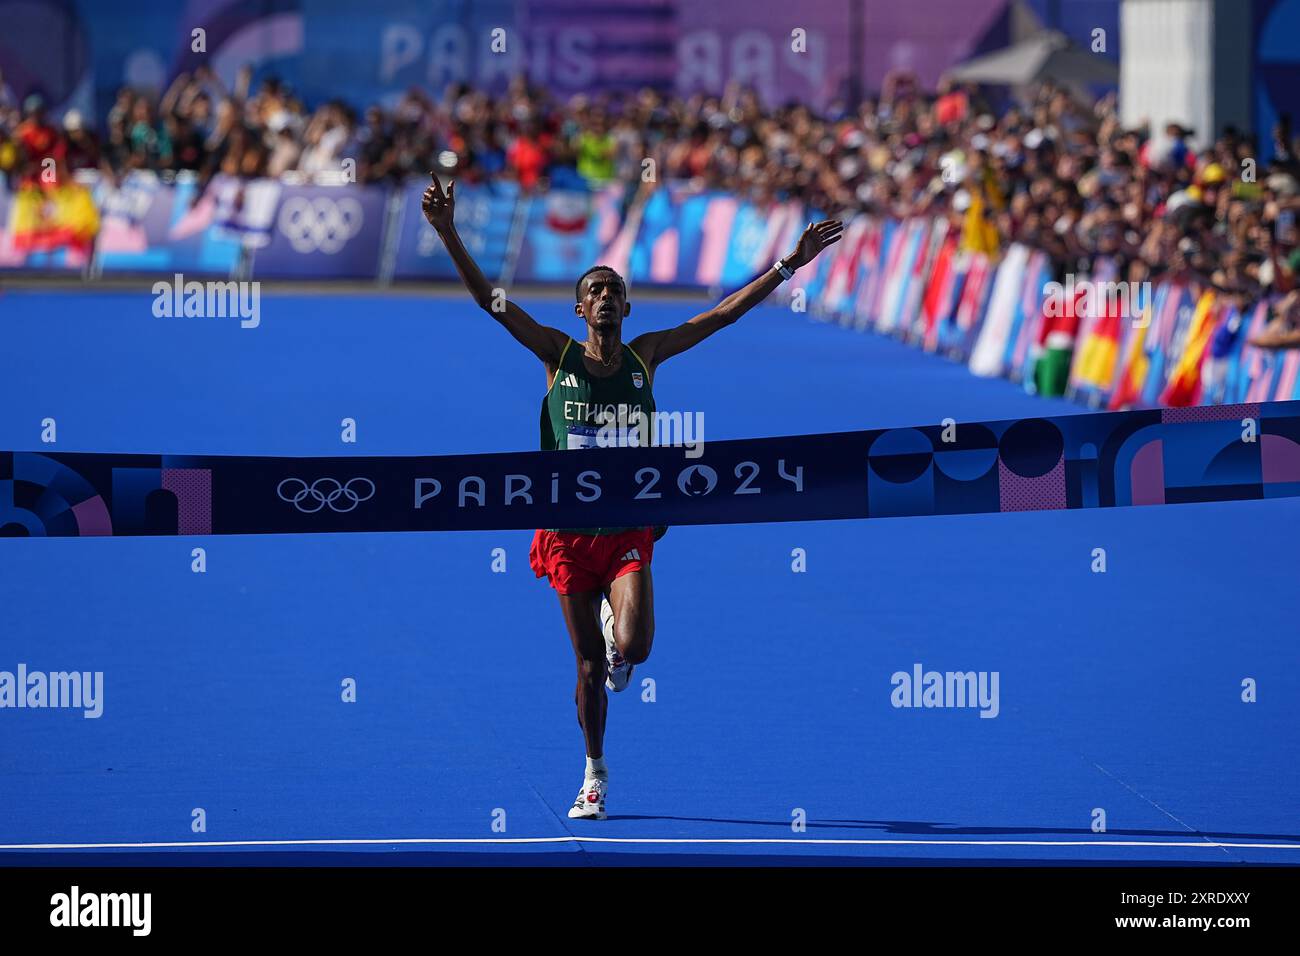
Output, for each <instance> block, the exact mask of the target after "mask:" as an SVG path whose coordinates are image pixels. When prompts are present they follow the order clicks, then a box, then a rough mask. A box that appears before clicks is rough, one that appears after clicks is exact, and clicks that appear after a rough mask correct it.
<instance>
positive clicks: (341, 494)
mask: <svg viewBox="0 0 1300 956" xmlns="http://www.w3.org/2000/svg"><path fill="white" fill-rule="evenodd" d="M285 485H289V486H290V487H294V491H293V492H291V493H289V494H285ZM322 485H324V486H325V488H324V490H322V489H321V487H320V486H322ZM353 485H359V486H364V491H365V494H360V493H359V492H358V491H357V490H356V489H354V488H353V487H352V486H353ZM295 486H299V487H295ZM275 493H276V494H278V495H279V496H280V500H281V501H287V502H289V504H291V505H293V506H294V507H295V508H297V509H298V510H299V511H301V512H302V513H303V514H315V513H316V512H317V511H320V510H321V509H322V508H326V507H328V508H329V509H330V510H331V511H337V512H339V513H340V514H342V513H343V512H346V511H351V510H352V509H353V508H355V507H356V506H357V505H359V504H360V503H361V502H363V501H369V500H370V499H371V498H373V497H374V496H375V483H374V482H373V481H371V480H370V479H369V478H350V479H349V480H348V481H347V482H343V483H341V482H340V481H339V480H338V479H337V478H317V479H316V480H315V481H313V482H312V483H311V484H310V485H309V484H307V482H305V481H303V480H302V479H301V478H286V479H284V481H282V482H280V484H279V485H277V486H276V489H275ZM340 499H342V504H339V500H340ZM304 502H305V503H304Z"/></svg>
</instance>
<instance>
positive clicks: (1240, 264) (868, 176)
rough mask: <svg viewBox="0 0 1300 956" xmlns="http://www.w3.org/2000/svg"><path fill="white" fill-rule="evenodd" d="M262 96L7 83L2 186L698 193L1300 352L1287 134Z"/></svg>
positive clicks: (964, 105)
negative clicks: (712, 192)
mask: <svg viewBox="0 0 1300 956" xmlns="http://www.w3.org/2000/svg"><path fill="white" fill-rule="evenodd" d="M252 77H253V74H252V71H251V70H249V69H244V70H242V71H240V73H239V74H238V76H237V77H236V79H235V83H234V86H233V88H227V87H226V86H224V85H223V84H222V82H221V81H220V79H219V78H218V77H217V76H216V75H215V74H214V73H213V72H212V71H211V70H208V69H206V68H203V69H200V70H198V71H196V72H195V73H193V74H181V75H179V76H177V77H176V79H175V80H174V81H173V82H172V84H171V85H170V87H169V88H168V89H167V90H166V91H165V92H164V93H163V94H162V95H161V96H160V97H151V96H149V95H147V94H144V93H140V92H137V91H134V90H131V89H123V90H121V91H120V92H119V94H118V96H117V98H116V102H115V103H114V105H113V107H112V109H111V110H109V112H108V115H107V116H106V117H105V121H104V123H103V126H102V128H99V129H92V128H90V127H91V124H90V123H89V122H88V121H87V118H86V117H84V116H82V115H80V114H79V113H77V112H76V111H69V112H67V113H65V114H64V115H63V116H62V118H61V121H58V122H55V121H53V120H51V119H49V118H48V117H47V115H46V110H45V107H44V105H43V104H42V103H41V102H40V100H39V98H37V97H29V98H28V99H27V100H26V101H24V103H22V104H21V105H20V104H18V103H17V102H15V100H14V97H13V94H12V91H9V90H8V88H7V87H6V86H5V85H4V83H3V78H0V173H4V174H5V175H6V176H7V177H8V178H9V179H10V180H11V186H12V185H13V183H15V182H16V183H19V184H21V183H23V182H25V181H26V182H31V181H33V179H34V177H35V175H36V172H37V171H38V168H39V161H40V160H41V159H42V158H45V157H53V158H54V159H55V161H56V163H57V165H58V166H59V168H60V169H61V170H66V171H69V172H75V171H76V170H77V169H80V168H97V169H99V170H100V171H101V172H102V173H104V174H105V175H107V176H110V177H120V176H122V175H123V174H124V173H126V172H128V171H130V170H136V169H148V170H155V171H157V172H159V173H160V174H162V175H168V174H171V173H175V172H178V171H181V170H190V171H192V172H193V173H194V174H195V175H196V176H198V177H199V178H200V180H201V181H206V180H207V179H210V178H211V177H212V176H214V175H216V174H217V173H224V174H227V175H234V176H242V177H250V178H252V177H261V176H273V177H294V176H298V177H302V178H304V179H314V180H318V181H319V180H328V179H330V178H333V179H335V180H338V179H340V178H347V179H355V180H356V181H359V182H362V183H380V182H396V181H401V180H404V179H406V178H409V177H418V178H425V177H427V176H428V174H429V171H430V170H436V171H437V172H439V174H441V175H443V176H444V177H451V178H455V179H459V180H463V181H465V182H481V181H484V180H492V179H509V180H512V181H515V182H517V183H518V184H519V186H520V188H521V189H524V190H545V189H550V188H567V187H574V186H581V185H589V186H598V185H600V184H603V183H607V182H611V181H619V182H625V183H628V184H633V185H635V186H637V188H639V189H650V188H654V183H657V182H662V181H664V180H686V181H689V182H691V183H694V184H696V185H698V186H699V187H700V188H709V189H720V190H727V191H730V192H733V193H735V194H737V195H739V196H742V197H744V198H747V199H750V200H752V201H755V202H758V203H766V202H772V201H777V200H780V199H787V198H793V199H798V200H802V201H804V202H806V203H808V204H809V205H811V206H812V207H814V208H816V209H819V210H821V211H823V212H825V213H826V214H828V215H829V214H833V215H836V216H840V217H845V216H848V215H851V214H853V213H854V212H861V211H867V212H872V213H876V214H881V215H890V216H894V217H899V218H901V217H905V216H911V215H929V216H947V217H949V218H950V219H951V221H952V224H953V226H954V228H956V229H959V230H961V235H962V243H963V246H964V247H965V248H967V249H969V250H973V251H979V252H984V253H986V254H989V255H993V256H996V255H997V254H998V253H999V251H1000V250H1002V249H1005V248H1006V246H1007V245H1008V244H1009V243H1011V242H1017V241H1018V242H1022V243H1025V244H1028V245H1030V246H1033V247H1035V248H1039V249H1042V250H1044V251H1046V252H1047V253H1048V254H1049V255H1050V256H1051V259H1052V261H1053V262H1054V263H1055V264H1056V266H1057V268H1058V271H1059V272H1061V273H1065V272H1073V271H1076V270H1077V271H1087V262H1088V261H1089V260H1091V259H1093V258H1094V257H1096V256H1099V255H1106V256H1111V257H1114V258H1115V259H1116V260H1117V261H1118V262H1119V263H1120V270H1121V276H1122V278H1125V279H1127V280H1129V281H1145V280H1149V279H1154V278H1157V277H1159V276H1162V275H1168V274H1170V273H1175V274H1182V275H1185V276H1187V277H1188V278H1189V280H1190V281H1196V282H1199V283H1201V284H1203V285H1205V286H1212V287H1214V288H1217V289H1218V290H1219V291H1220V292H1221V293H1222V294H1224V295H1226V296H1230V297H1234V298H1236V299H1238V300H1240V301H1241V303H1242V304H1243V305H1248V304H1250V303H1252V302H1255V301H1258V300H1259V299H1260V298H1263V297H1266V296H1267V297H1272V298H1273V299H1274V300H1275V301H1277V303H1278V304H1277V306H1276V307H1275V318H1274V319H1273V321H1272V322H1271V323H1270V326H1269V329H1268V331H1267V332H1266V333H1265V334H1264V335H1263V336H1262V337H1260V338H1258V339H1257V341H1258V342H1259V344H1268V345H1290V344H1300V293H1297V292H1296V291H1295V290H1296V287H1297V281H1296V272H1297V269H1300V250H1298V247H1297V228H1296V211H1297V209H1300V185H1298V184H1300V165H1298V164H1297V155H1298V153H1300V140H1296V139H1293V136H1292V132H1291V130H1290V128H1289V125H1288V124H1287V123H1285V122H1284V123H1283V124H1281V125H1279V126H1278V127H1277V128H1276V129H1274V130H1273V131H1272V138H1273V142H1272V144H1271V145H1272V155H1273V156H1274V158H1273V160H1272V161H1271V162H1270V163H1269V164H1268V165H1267V166H1262V165H1260V164H1259V163H1258V162H1257V160H1256V157H1257V155H1258V146H1259V144H1258V143H1257V142H1256V141H1255V140H1253V139H1252V138H1251V137H1250V136H1248V135H1246V134H1244V133H1243V132H1241V131H1239V130H1235V129H1231V128H1228V129H1225V130H1223V131H1221V134H1220V135H1219V136H1218V138H1217V139H1214V140H1213V141H1212V142H1211V143H1210V145H1208V146H1206V147H1204V148H1201V149H1196V148H1194V146H1193V143H1195V142H1197V139H1196V134H1195V131H1193V130H1188V129H1184V128H1182V127H1181V126H1179V125H1177V124H1171V125H1169V126H1167V127H1166V128H1164V129H1163V130H1152V129H1149V128H1126V127H1125V126H1124V125H1123V124H1122V123H1121V122H1120V120H1119V117H1118V112H1117V110H1116V106H1115V100H1114V98H1113V97H1107V98H1105V99H1102V100H1100V101H1098V102H1085V101H1082V100H1080V99H1079V98H1077V97H1075V96H1072V95H1071V94H1070V93H1068V92H1066V91H1065V90H1062V89H1057V88H1054V87H1052V86H1050V85H1044V86H1041V87H1039V88H1037V89H1036V90H1035V91H1034V92H1033V94H1032V96H1031V97H1030V99H1029V100H1028V101H1026V102H1020V103H1014V104H1011V105H1008V106H1005V107H1004V108H1001V109H994V108H992V107H991V106H990V105H989V104H988V103H987V102H986V101H985V100H984V99H983V98H982V96H981V95H980V92H979V91H978V90H977V89H976V88H974V87H965V86H958V85H955V84H952V83H950V82H947V81H945V82H943V83H942V84H941V85H940V88H939V89H938V90H937V91H935V92H933V93H931V92H927V91H925V90H923V89H922V88H921V87H920V85H919V84H918V83H917V82H916V81H915V79H914V78H912V77H910V76H908V75H906V74H896V75H891V76H890V77H888V78H887V79H886V81H885V83H884V85H883V88H882V90H881V92H880V95H879V96H878V97H876V98H873V99H870V100H867V101H864V102H862V103H860V104H857V105H856V107H854V106H853V105H843V104H836V105H832V106H831V107H830V108H829V109H828V110H826V111H822V112H818V111H815V110H813V109H811V108H809V107H807V106H805V105H800V104H787V105H784V106H775V107H769V106H764V105H763V104H762V103H761V102H760V101H759V99H758V97H757V96H756V95H755V94H754V92H753V91H751V90H748V89H744V88H734V87H733V88H730V89H729V90H728V91H727V92H726V93H725V94H724V95H721V96H710V95H703V94H700V95H695V96H690V97H672V96H665V95H663V94H661V93H658V92H655V91H652V90H642V91H639V92H637V93H634V94H629V95H626V96H623V95H612V94H611V95H599V96H583V95H578V96H574V97H572V98H570V99H568V100H567V101H563V102H561V101H559V100H557V99H556V98H554V97H553V96H552V95H550V94H549V93H548V92H547V91H545V90H540V89H538V88H536V87H534V86H533V85H531V84H529V83H528V82H527V81H525V80H524V79H523V78H519V79H516V80H515V81H514V82H512V83H511V84H510V85H509V87H508V89H507V90H506V91H505V92H504V93H503V94H500V95H495V96H493V95H488V94H486V93H484V92H482V91H479V90H475V89H471V88H469V87H467V86H464V85H459V84H453V85H451V86H449V87H448V88H447V89H446V90H444V91H442V94H441V96H440V97H438V98H435V97H433V96H431V95H429V94H428V93H427V92H425V91H423V90H420V89H411V90H409V91H408V92H407V93H406V94H405V95H403V96H402V97H401V98H400V100H399V101H398V102H397V103H396V105H395V106H393V107H391V108H381V107H380V106H378V105H372V106H370V107H368V108H367V109H366V110H365V111H364V113H361V114H358V113H357V112H356V111H355V110H354V109H353V108H352V107H351V106H350V105H348V104H347V103H345V102H343V101H341V100H339V101H332V102H328V103H323V104H321V105H319V106H317V107H316V108H315V109H309V108H308V107H307V105H306V104H305V103H304V102H303V101H302V100H301V99H300V98H299V97H297V96H296V95H295V94H294V92H293V91H292V90H291V89H289V88H288V87H287V86H286V85H285V84H283V83H281V82H279V81H277V80H276V79H274V78H267V79H264V80H263V81H261V82H260V83H259V84H258V85H257V87H256V88H255V89H254V88H253V83H252ZM646 160H653V162H654V167H653V168H654V171H655V175H654V176H653V177H646V176H644V175H643V174H644V173H645V171H646V169H647V168H648V167H647V164H646V162H645V161H646ZM647 178H652V179H653V181H654V182H652V183H649V184H647V183H646V182H645V180H646V179H647Z"/></svg>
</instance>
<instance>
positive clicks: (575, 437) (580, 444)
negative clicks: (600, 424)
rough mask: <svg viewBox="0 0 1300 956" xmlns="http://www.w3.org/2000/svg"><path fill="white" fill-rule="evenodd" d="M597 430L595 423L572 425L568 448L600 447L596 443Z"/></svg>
mask: <svg viewBox="0 0 1300 956" xmlns="http://www.w3.org/2000/svg"><path fill="white" fill-rule="evenodd" d="M597 431H598V429H597V428H596V427H595V426H593V425H570V426H569V444H568V449H569V450H570V451H572V450H573V449H575V448H598V447H600V446H599V445H597V444H596V433H597Z"/></svg>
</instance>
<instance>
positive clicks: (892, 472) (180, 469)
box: [0, 401, 1300, 537]
mask: <svg viewBox="0 0 1300 956" xmlns="http://www.w3.org/2000/svg"><path fill="white" fill-rule="evenodd" d="M692 456H694V457H692ZM1294 496H1300V402H1294V401H1292V402H1272V403H1259V404H1242V405H1217V406H1203V407H1196V408H1173V409H1168V408H1167V409H1152V410H1142V411H1129V412H1101V413H1094V414H1082V415H1067V416H1062V417H1059V418H1028V419H1021V420H1018V421H1001V422H982V423H975V424H948V425H942V424H941V425H925V426H920V427H916V428H891V429H880V430H874V431H857V432H839V433H833V434H824V435H800V436H792V437H785V438H757V439H743V440H737V441H720V442H710V443H708V444H706V445H702V446H696V447H695V448H693V449H692V448H674V447H651V448H596V449H590V450H576V451H560V452H519V453H513V454H488V455H448V456H440V457H410V458H400V457H386V458H364V457H344V458H264V457H233V456H231V457H224V456H223V457H191V456H181V455H114V454H80V453H77V454H63V453H46V452H0V535H3V536H14V537H17V536H24V537H25V536H78V535H164V534H168V535H170V534H182V535H206V534H301V533H307V532H341V531H372V532H373V531H452V530H456V531H471V530H505V529H527V528H585V527H611V526H613V527H619V526H649V525H681V524H730V523H738V522H767V521H812V520H819V519H842V518H884V517H905V516H917V515H945V514H949V515H950V514H979V513H987V512H1006V511H1042V510H1056V509H1065V508H1108V507H1116V506H1125V505H1159V504H1179V503H1188V502H1206V501H1235V500H1248V499H1263V498H1281V497H1294Z"/></svg>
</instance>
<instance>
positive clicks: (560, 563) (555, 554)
mask: <svg viewBox="0 0 1300 956" xmlns="http://www.w3.org/2000/svg"><path fill="white" fill-rule="evenodd" d="M654 550H655V540H654V530H653V529H652V528H633V529H632V530H630V531H622V532H619V533H618V534H578V533H576V532H572V531H541V530H539V531H538V532H537V533H536V534H534V535H533V547H532V549H531V550H530V551H529V553H528V563H529V564H530V565H531V566H532V569H533V573H534V574H536V575H537V576H538V577H539V578H547V579H548V580H549V581H550V584H551V587H553V588H555V590H556V591H558V592H559V593H560V594H580V593H582V592H584V591H601V590H604V589H605V588H606V587H608V586H609V584H610V582H611V581H613V580H614V579H615V578H620V577H622V576H623V575H625V574H629V573H630V572H632V571H640V570H641V569H642V568H648V567H650V558H651V557H652V556H653V555H654Z"/></svg>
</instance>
